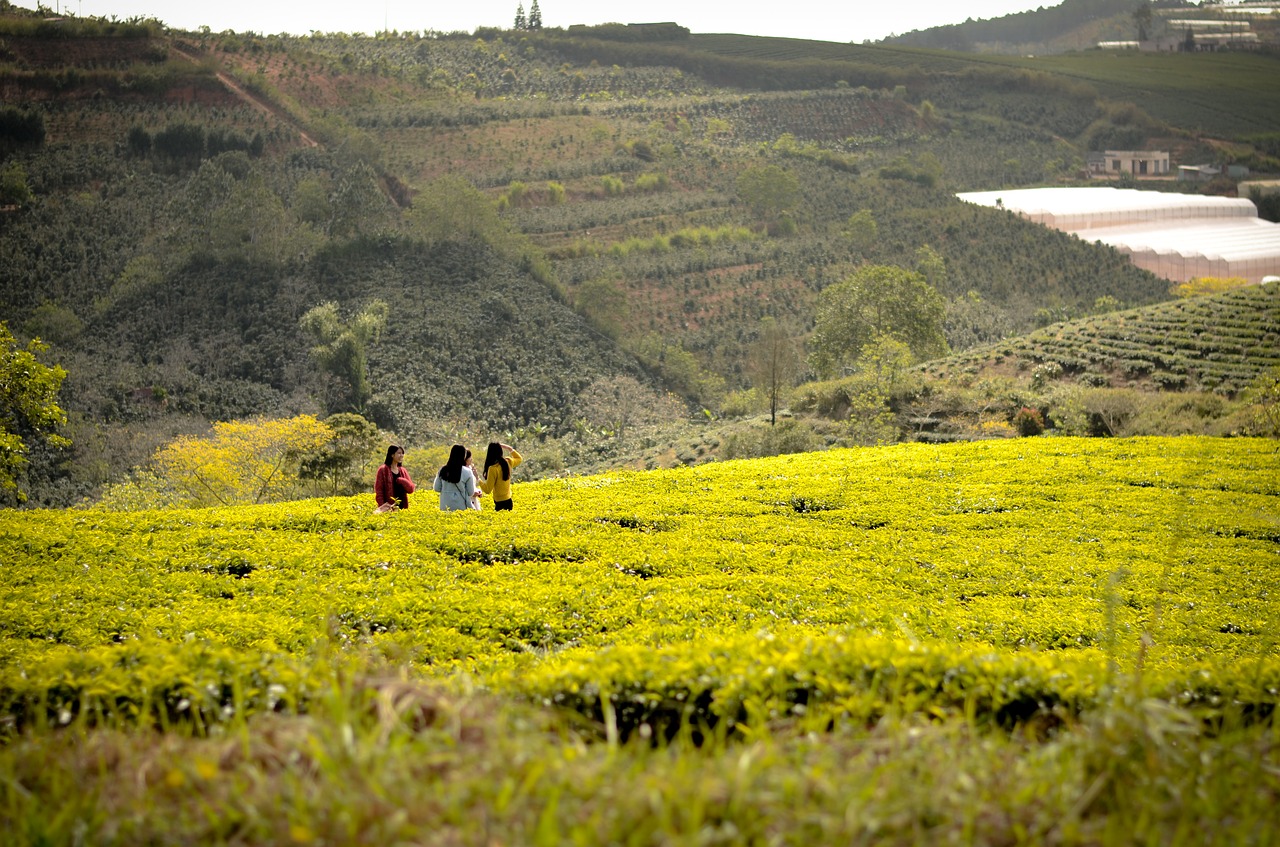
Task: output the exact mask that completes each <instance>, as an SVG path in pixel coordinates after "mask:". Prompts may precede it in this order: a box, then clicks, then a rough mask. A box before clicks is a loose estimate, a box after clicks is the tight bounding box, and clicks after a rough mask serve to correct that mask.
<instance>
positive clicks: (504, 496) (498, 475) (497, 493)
mask: <svg viewBox="0 0 1280 847" xmlns="http://www.w3.org/2000/svg"><path fill="white" fill-rule="evenodd" d="M507 464H509V465H511V470H512V471H514V470H515V469H516V465H518V464H520V454H519V453H517V452H516V451H515V450H512V451H511V455H510V456H508V457H507ZM480 490H481V491H483V492H484V493H485V494H492V495H493V502H495V503H501V502H502V501H503V500H510V499H511V480H509V479H503V478H502V465H490V466H489V470H488V471H486V472H485V475H484V479H482V480H480Z"/></svg>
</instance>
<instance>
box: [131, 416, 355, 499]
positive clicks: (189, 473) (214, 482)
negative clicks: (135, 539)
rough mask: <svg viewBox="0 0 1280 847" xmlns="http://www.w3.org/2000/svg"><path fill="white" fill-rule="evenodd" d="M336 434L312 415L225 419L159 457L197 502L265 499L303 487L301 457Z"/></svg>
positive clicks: (182, 492)
mask: <svg viewBox="0 0 1280 847" xmlns="http://www.w3.org/2000/svg"><path fill="white" fill-rule="evenodd" d="M332 438H333V430H332V429H330V428H329V427H328V426H327V425H325V424H324V423H323V422H321V421H319V420H317V419H316V418H314V417H312V416H311V415H299V416H297V417H295V418H288V419H286V420H257V421H224V422H219V423H215V424H214V425H213V434H212V435H209V436H203V437H200V436H184V437H182V438H179V439H177V440H175V441H172V442H170V443H169V444H168V445H166V446H165V447H162V448H160V450H159V451H158V452H157V453H156V456H155V464H156V468H157V469H158V470H159V475H160V478H161V479H163V480H166V481H167V484H168V485H169V486H171V487H172V488H174V489H176V491H177V492H178V494H179V496H180V497H181V498H182V499H183V500H184V501H185V502H186V503H187V504H188V505H193V506H214V505H231V504H236V503H264V502H268V501H273V500H284V499H288V498H289V497H291V496H295V495H296V494H297V493H298V491H299V479H300V478H301V477H300V470H301V464H302V458H303V457H304V456H306V455H308V454H309V453H312V452H314V451H315V450H317V449H319V448H320V447H321V446H322V445H324V444H326V443H328V442H329V441H330V440H331V439H332Z"/></svg>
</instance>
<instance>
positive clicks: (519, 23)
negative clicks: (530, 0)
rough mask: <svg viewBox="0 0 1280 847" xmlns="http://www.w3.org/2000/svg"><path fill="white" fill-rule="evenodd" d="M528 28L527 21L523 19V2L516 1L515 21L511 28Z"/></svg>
mask: <svg viewBox="0 0 1280 847" xmlns="http://www.w3.org/2000/svg"><path fill="white" fill-rule="evenodd" d="M528 28H529V22H528V21H527V20H525V17H524V4H523V3H518V4H516V22H515V26H514V27H513V29H516V30H523V29H528Z"/></svg>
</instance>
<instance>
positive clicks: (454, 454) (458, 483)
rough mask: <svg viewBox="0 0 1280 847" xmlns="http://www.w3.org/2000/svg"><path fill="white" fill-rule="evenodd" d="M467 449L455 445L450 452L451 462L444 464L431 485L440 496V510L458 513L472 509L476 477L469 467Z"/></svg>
mask: <svg viewBox="0 0 1280 847" xmlns="http://www.w3.org/2000/svg"><path fill="white" fill-rule="evenodd" d="M466 462H467V448H466V447H463V446H462V445H461V444H455V445H453V447H452V448H450V450H449V461H447V462H445V463H444V467H442V468H440V471H439V473H437V474H436V479H435V482H433V483H432V484H431V487H432V488H434V489H435V490H436V491H437V492H438V493H439V494H440V509H441V511H445V512H456V511H460V510H463V509H470V508H471V499H472V495H473V494H475V493H476V475H475V474H474V473H472V472H471V469H470V468H468V467H467V465H466Z"/></svg>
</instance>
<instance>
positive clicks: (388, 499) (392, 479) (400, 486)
mask: <svg viewBox="0 0 1280 847" xmlns="http://www.w3.org/2000/svg"><path fill="white" fill-rule="evenodd" d="M403 462H404V448H403V447H397V446H396V445H394V444H392V445H391V446H390V447H388V448H387V458H386V460H385V461H383V463H382V466H381V467H380V468H378V478H377V479H375V480H374V482H373V499H375V500H377V501H378V511H380V512H389V511H392V510H393V509H407V508H409V495H410V494H412V493H413V487H414V486H413V480H412V479H410V478H409V471H408V470H406V469H405V467H404V464H403Z"/></svg>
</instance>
